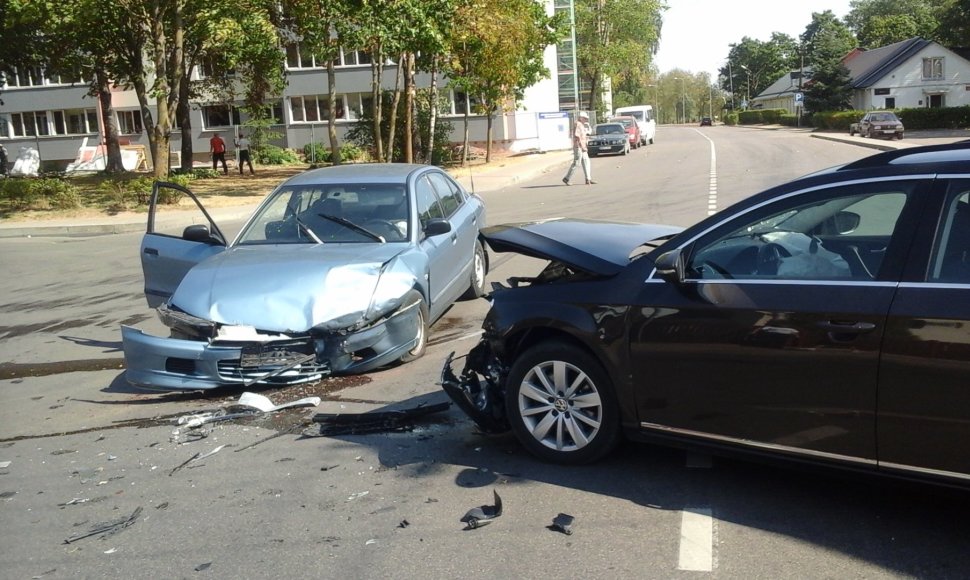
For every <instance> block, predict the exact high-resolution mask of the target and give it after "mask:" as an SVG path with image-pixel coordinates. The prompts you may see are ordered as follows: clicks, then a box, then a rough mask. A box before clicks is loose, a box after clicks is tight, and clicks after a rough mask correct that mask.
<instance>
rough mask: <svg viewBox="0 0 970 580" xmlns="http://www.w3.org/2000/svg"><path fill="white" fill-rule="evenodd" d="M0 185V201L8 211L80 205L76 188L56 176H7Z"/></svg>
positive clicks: (79, 196)
mask: <svg viewBox="0 0 970 580" xmlns="http://www.w3.org/2000/svg"><path fill="white" fill-rule="evenodd" d="M0 183H2V186H0V202H2V205H3V206H4V208H5V209H6V210H8V211H18V210H19V211H23V210H28V209H72V208H76V207H80V206H81V193H80V191H79V190H78V188H77V187H76V186H75V185H74V184H72V183H69V182H67V181H65V180H63V179H57V178H41V179H30V178H8V179H5V180H3V181H2V182H0Z"/></svg>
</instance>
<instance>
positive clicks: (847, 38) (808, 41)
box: [800, 10, 856, 68]
mask: <svg viewBox="0 0 970 580" xmlns="http://www.w3.org/2000/svg"><path fill="white" fill-rule="evenodd" d="M800 38H801V41H802V46H803V47H804V52H805V59H806V60H805V64H806V66H811V67H813V68H815V67H818V66H826V65H827V64H829V61H830V60H831V59H833V58H836V59H842V58H843V57H844V56H845V55H846V54H848V53H849V51H851V50H852V49H853V48H855V47H856V39H855V36H854V35H853V34H852V31H851V30H850V29H849V27H848V26H846V25H845V24H843V23H842V22H841V21H840V20H839V19H838V18H837V17H836V16H835V14H834V13H833V12H832V11H831V10H826V11H824V12H812V21H811V22H809V23H808V26H806V27H805V32H803V33H802V35H801V37H800Z"/></svg>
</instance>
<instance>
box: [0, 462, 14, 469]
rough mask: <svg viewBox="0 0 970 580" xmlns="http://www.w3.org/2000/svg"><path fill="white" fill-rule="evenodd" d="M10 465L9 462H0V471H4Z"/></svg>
mask: <svg viewBox="0 0 970 580" xmlns="http://www.w3.org/2000/svg"><path fill="white" fill-rule="evenodd" d="M11 463H12V462H11V461H0V469H5V468H7V467H10V464H11Z"/></svg>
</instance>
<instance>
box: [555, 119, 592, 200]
mask: <svg viewBox="0 0 970 580" xmlns="http://www.w3.org/2000/svg"><path fill="white" fill-rule="evenodd" d="M589 133H590V128H589V113H587V112H586V111H580V112H579V118H578V119H577V120H576V127H575V129H573V164H572V165H570V166H569V171H567V172H566V176H565V177H563V178H562V182H563V183H565V184H566V185H569V178H570V177H572V176H573V170H575V169H576V165H577V164H579V165H581V166H582V168H583V175H585V176H586V185H590V184H593V183H596V182H595V181H593V178H592V176H591V173H590V166H589V149H588V147H587V145H588V143H589Z"/></svg>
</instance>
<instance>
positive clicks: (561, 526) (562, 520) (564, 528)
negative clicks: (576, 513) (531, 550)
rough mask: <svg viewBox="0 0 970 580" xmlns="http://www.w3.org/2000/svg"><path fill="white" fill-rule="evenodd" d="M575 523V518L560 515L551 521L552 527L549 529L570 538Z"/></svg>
mask: <svg viewBox="0 0 970 580" xmlns="http://www.w3.org/2000/svg"><path fill="white" fill-rule="evenodd" d="M575 521H576V518H574V517H573V516H571V515H569V514H563V513H561V514H559V515H557V516H556V517H555V518H553V519H552V525H551V526H549V529H550V530H552V531H554V532H561V533H563V534H566V535H567V536H571V535H573V522H575Z"/></svg>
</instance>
